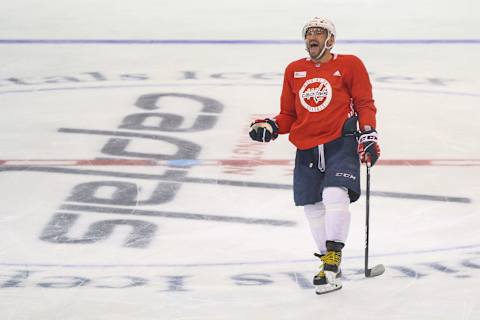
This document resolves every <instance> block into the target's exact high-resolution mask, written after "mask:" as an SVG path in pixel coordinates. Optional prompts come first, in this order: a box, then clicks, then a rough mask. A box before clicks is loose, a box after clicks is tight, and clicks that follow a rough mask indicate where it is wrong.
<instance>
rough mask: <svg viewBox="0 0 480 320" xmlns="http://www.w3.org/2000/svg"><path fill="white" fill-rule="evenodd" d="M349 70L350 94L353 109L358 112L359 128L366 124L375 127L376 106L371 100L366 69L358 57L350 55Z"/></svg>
mask: <svg viewBox="0 0 480 320" xmlns="http://www.w3.org/2000/svg"><path fill="white" fill-rule="evenodd" d="M350 70H351V71H352V72H351V74H350V77H349V87H350V94H351V96H352V102H353V109H354V110H355V111H356V113H357V114H358V120H359V124H360V128H363V127H364V126H366V125H369V126H371V127H372V128H375V127H376V124H377V123H376V113H377V108H376V107H375V103H374V100H373V96H372V84H371V83H370V78H369V76H368V72H367V69H366V68H365V66H364V64H363V62H362V61H361V60H360V59H359V58H357V57H355V56H352V61H351V65H350Z"/></svg>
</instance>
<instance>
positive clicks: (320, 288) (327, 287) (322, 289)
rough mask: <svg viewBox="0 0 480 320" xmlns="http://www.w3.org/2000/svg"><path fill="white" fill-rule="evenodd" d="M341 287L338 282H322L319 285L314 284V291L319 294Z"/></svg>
mask: <svg viewBox="0 0 480 320" xmlns="http://www.w3.org/2000/svg"><path fill="white" fill-rule="evenodd" d="M340 289H342V285H341V284H340V285H338V284H333V285H332V284H323V285H321V286H316V289H315V293H316V294H318V295H320V294H325V293H329V292H333V291H337V290H340Z"/></svg>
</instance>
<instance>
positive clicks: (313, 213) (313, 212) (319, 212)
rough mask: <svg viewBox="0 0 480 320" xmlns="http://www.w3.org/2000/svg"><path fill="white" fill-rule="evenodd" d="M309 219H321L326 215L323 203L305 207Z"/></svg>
mask: <svg viewBox="0 0 480 320" xmlns="http://www.w3.org/2000/svg"><path fill="white" fill-rule="evenodd" d="M303 211H304V212H305V215H306V216H307V218H309V219H310V218H321V217H323V216H324V215H325V206H324V205H323V203H321V202H317V203H314V204H307V205H305V206H303Z"/></svg>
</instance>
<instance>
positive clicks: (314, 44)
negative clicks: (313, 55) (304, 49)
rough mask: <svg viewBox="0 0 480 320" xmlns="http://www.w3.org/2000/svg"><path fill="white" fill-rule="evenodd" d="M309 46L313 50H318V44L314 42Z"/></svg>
mask: <svg viewBox="0 0 480 320" xmlns="http://www.w3.org/2000/svg"><path fill="white" fill-rule="evenodd" d="M308 46H309V47H310V48H311V49H313V48H318V42H313V41H312V42H310V43H309V44H308Z"/></svg>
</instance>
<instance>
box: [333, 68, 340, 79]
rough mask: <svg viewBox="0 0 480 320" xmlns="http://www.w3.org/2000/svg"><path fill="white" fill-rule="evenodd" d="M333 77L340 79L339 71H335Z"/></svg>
mask: <svg viewBox="0 0 480 320" xmlns="http://www.w3.org/2000/svg"><path fill="white" fill-rule="evenodd" d="M333 75H334V76H335V77H341V76H342V74H341V73H340V71H338V70H337V71H335V72H334V73H333Z"/></svg>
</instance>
